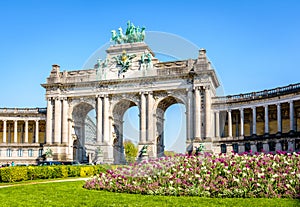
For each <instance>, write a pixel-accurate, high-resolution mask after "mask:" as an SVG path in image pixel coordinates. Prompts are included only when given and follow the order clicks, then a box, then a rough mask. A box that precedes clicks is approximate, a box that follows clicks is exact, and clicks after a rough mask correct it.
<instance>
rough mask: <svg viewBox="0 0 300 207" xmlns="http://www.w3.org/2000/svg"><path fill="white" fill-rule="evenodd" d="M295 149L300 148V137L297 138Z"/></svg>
mask: <svg viewBox="0 0 300 207" xmlns="http://www.w3.org/2000/svg"><path fill="white" fill-rule="evenodd" d="M295 150H297V151H298V150H300V139H296V140H295Z"/></svg>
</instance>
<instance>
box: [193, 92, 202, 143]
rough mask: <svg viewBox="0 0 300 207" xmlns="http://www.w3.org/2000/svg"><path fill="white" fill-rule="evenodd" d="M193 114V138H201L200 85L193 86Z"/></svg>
mask: <svg viewBox="0 0 300 207" xmlns="http://www.w3.org/2000/svg"><path fill="white" fill-rule="evenodd" d="M194 114H195V121H194V123H195V127H194V128H195V129H194V130H195V134H194V135H195V139H201V127H202V123H201V95H200V87H196V88H195V105H194Z"/></svg>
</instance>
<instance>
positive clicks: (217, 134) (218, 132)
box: [215, 100, 295, 137]
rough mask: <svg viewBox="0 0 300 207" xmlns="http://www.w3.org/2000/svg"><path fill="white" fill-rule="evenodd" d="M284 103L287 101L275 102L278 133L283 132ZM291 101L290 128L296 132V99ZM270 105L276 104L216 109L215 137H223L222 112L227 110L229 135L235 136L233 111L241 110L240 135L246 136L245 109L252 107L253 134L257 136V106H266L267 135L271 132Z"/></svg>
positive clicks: (265, 124) (265, 133)
mask: <svg viewBox="0 0 300 207" xmlns="http://www.w3.org/2000/svg"><path fill="white" fill-rule="evenodd" d="M283 103H286V102H278V103H275V105H276V108H277V109H276V111H277V113H276V114H277V116H276V117H277V134H281V133H282V117H281V115H282V111H281V106H282V104H283ZM288 103H289V129H290V132H294V131H295V109H294V101H293V100H290V101H288ZM270 105H274V104H264V105H259V106H248V107H245V106H242V107H239V108H228V109H227V110H215V137H221V130H222V129H221V128H220V127H221V126H220V123H221V122H220V113H222V112H224V111H225V112H226V113H227V124H228V137H233V133H232V125H233V124H232V111H233V110H235V111H239V115H240V116H239V122H238V123H239V125H240V126H239V135H238V136H240V137H243V136H245V130H244V126H245V115H244V111H245V109H251V111H252V119H251V120H252V125H251V127H252V134H251V135H252V136H255V135H256V134H257V122H256V120H257V111H256V109H257V107H261V106H263V107H264V135H265V136H267V135H268V134H269V133H270V130H269V106H270Z"/></svg>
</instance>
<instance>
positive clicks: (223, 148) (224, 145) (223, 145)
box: [221, 144, 227, 153]
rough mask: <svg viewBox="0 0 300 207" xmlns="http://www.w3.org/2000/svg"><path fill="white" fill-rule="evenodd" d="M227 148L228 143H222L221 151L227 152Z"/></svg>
mask: <svg viewBox="0 0 300 207" xmlns="http://www.w3.org/2000/svg"><path fill="white" fill-rule="evenodd" d="M226 152H227V149H226V144H221V153H226Z"/></svg>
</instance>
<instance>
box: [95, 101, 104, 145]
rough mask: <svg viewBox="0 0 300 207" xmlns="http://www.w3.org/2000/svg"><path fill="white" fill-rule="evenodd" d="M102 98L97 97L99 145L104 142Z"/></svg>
mask: <svg viewBox="0 0 300 207" xmlns="http://www.w3.org/2000/svg"><path fill="white" fill-rule="evenodd" d="M102 107H103V104H102V98H101V97H100V96H97V112H96V113H97V115H96V116H97V143H102V142H103V136H102V119H103V117H102Z"/></svg>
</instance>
